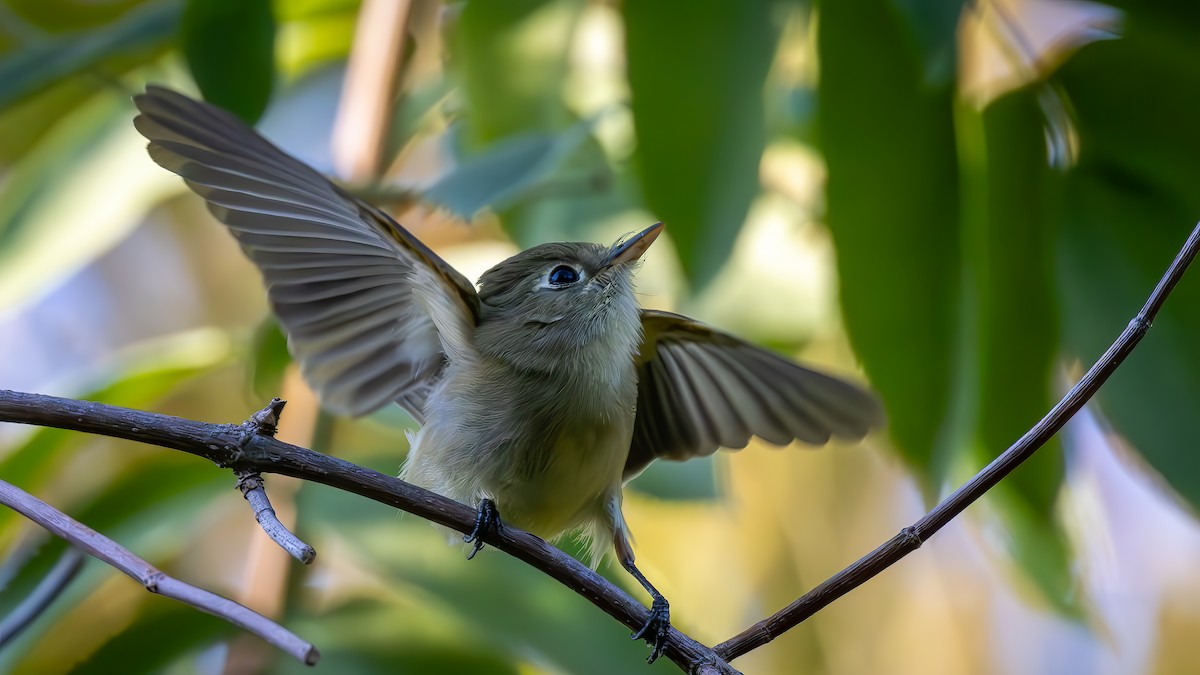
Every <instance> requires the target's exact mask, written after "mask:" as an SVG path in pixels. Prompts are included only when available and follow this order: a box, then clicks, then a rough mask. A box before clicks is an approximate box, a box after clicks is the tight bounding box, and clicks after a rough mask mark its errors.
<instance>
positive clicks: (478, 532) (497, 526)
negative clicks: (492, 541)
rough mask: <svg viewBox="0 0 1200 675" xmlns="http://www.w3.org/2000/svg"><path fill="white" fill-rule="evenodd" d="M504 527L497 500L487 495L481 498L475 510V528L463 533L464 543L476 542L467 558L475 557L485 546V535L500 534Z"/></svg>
mask: <svg viewBox="0 0 1200 675" xmlns="http://www.w3.org/2000/svg"><path fill="white" fill-rule="evenodd" d="M503 529H504V524H503V523H501V522H500V511H499V509H497V508H496V502H493V501H492V500H490V499H488V498H487V497H484V498H483V499H481V500H479V509H478V510H477V511H476V512H475V529H473V530H471V534H464V535H463V542H464V543H467V544H474V545H473V546H472V547H471V552H470V553H468V554H467V560H470V559H471V558H474V557H475V554H476V553H479V551H480V550H481V549H482V548H483V537H484V535H489V534H493V535H494V534H500V530H503Z"/></svg>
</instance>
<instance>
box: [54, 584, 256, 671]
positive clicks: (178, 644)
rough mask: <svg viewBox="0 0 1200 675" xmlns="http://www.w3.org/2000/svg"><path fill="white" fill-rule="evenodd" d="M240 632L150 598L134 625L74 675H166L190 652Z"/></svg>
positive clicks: (193, 611)
mask: <svg viewBox="0 0 1200 675" xmlns="http://www.w3.org/2000/svg"><path fill="white" fill-rule="evenodd" d="M239 632H240V631H239V630H238V629H237V628H235V627H234V626H232V625H230V624H229V623H227V622H225V621H224V620H222V619H218V618H217V617H215V616H212V615H210V614H205V613H204V612H201V611H198V610H196V609H193V608H191V607H187V606H185V605H183V604H181V603H179V602H177V601H175V600H168V599H165V598H159V597H149V596H148V597H147V598H146V599H145V601H144V608H143V609H142V611H141V612H139V614H138V618H137V621H135V622H134V623H133V625H131V626H128V627H126V628H124V629H123V630H121V632H120V633H118V634H117V635H116V636H115V637H114V638H113V639H111V640H109V641H108V642H107V643H105V644H104V646H103V647H101V648H100V649H98V650H96V652H95V653H93V654H90V655H89V656H88V657H87V658H86V659H84V660H83V661H82V662H81V663H78V664H76V665H75V666H74V667H73V668H72V669H71V672H72V673H74V674H75V675H83V674H86V673H96V674H97V675H104V674H106V673H121V672H142V673H149V672H163V671H164V670H165V669H166V668H167V667H168V666H171V665H173V664H178V663H179V661H180V660H181V659H182V658H183V657H186V656H187V655H188V654H189V653H194V652H196V651H198V650H199V649H201V648H203V647H207V646H209V645H213V644H216V643H217V642H218V641H221V640H226V639H229V638H232V637H233V636H235V635H238V634H239Z"/></svg>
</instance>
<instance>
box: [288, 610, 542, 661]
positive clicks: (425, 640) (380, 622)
mask: <svg viewBox="0 0 1200 675" xmlns="http://www.w3.org/2000/svg"><path fill="white" fill-rule="evenodd" d="M429 618H430V617H429V616H428V614H427V613H426V612H424V611H422V610H421V609H419V608H409V607H403V606H400V605H395V604H391V605H389V604H386V603H379V602H374V601H367V600H357V601H352V602H347V603H344V604H342V605H340V606H338V607H335V608H334V609H333V610H332V611H330V612H328V613H325V614H322V615H321V616H320V617H316V618H313V619H308V620H303V621H290V622H289V627H290V628H292V629H293V630H298V631H300V632H301V634H303V635H305V636H306V637H310V639H312V640H314V641H316V644H319V645H321V662H320V666H319V667H320V668H322V669H326V670H328V671H329V672H333V673H472V674H474V673H478V674H480V675H510V674H511V675H516V674H517V673H521V672H527V671H526V670H523V669H521V668H520V667H519V666H518V665H517V663H514V662H515V661H517V659H514V658H513V657H512V656H511V655H509V654H506V653H504V651H502V650H499V649H496V648H494V647H493V646H491V645H489V644H487V641H486V640H477V639H476V638H475V636H473V635H464V634H462V633H453V632H449V631H446V630H438V629H437V628H433V629H429V627H427V626H421V625H418V624H419V623H421V622H428V621H429ZM296 624H299V625H296ZM272 672H279V673H297V674H299V673H311V672H312V669H311V668H308V667H307V666H304V665H303V664H301V663H298V662H297V661H295V660H292V659H286V658H279V659H278V660H277V662H276V667H275V668H273V669H272Z"/></svg>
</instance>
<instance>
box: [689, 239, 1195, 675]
mask: <svg viewBox="0 0 1200 675" xmlns="http://www.w3.org/2000/svg"><path fill="white" fill-rule="evenodd" d="M1197 250H1200V223H1198V224H1197V225H1196V227H1195V228H1194V229H1193V230H1192V234H1191V235H1190V236H1189V237H1188V239H1187V242H1185V243H1184V245H1183V248H1182V249H1181V250H1180V251H1179V254H1178V255H1176V256H1175V260H1173V261H1172V262H1171V266H1170V267H1168V268H1167V271H1166V273H1165V274H1163V277H1162V279H1160V280H1159V282H1158V285H1157V286H1155V287H1154V291H1153V292H1152V293H1151V294H1150V297H1149V298H1148V299H1147V300H1146V304H1145V305H1143V306H1142V311H1140V312H1138V314H1137V316H1135V317H1134V318H1133V320H1132V321H1130V322H1129V325H1128V326H1126V327H1125V330H1124V331H1122V332H1121V335H1120V336H1119V337H1118V338H1117V339H1116V341H1115V342H1113V343H1112V345H1111V346H1110V347H1109V348H1108V350H1107V351H1105V352H1104V355H1103V356H1101V357H1100V359H1099V360H1098V361H1096V363H1095V364H1093V365H1092V367H1091V368H1090V369H1088V371H1087V373H1085V374H1084V376H1083V378H1082V379H1081V380H1079V382H1078V383H1076V385H1075V386H1074V387H1072V388H1071V390H1070V391H1068V392H1067V394H1066V396H1064V397H1063V398H1062V400H1061V401H1059V402H1058V404H1057V405H1055V406H1054V407H1053V408H1052V409H1051V410H1050V412H1048V413H1046V416H1045V417H1043V418H1042V419H1041V420H1040V421H1039V422H1038V423H1037V424H1035V425H1034V426H1033V428H1032V429H1030V430H1029V431H1027V432H1025V435H1023V436H1021V438H1020V439H1019V440H1017V442H1016V443H1013V444H1012V446H1010V447H1009V448H1008V450H1005V451H1004V453H1003V454H1001V455H1000V456H999V457H997V458H996V459H995V460H993V461H992V463H991V464H988V465H987V466H986V467H984V469H983V470H982V471H980V472H979V473H978V474H976V475H975V477H974V478H972V479H971V480H969V481H967V483H966V484H965V485H963V486H962V487H960V488H958V489H957V490H955V491H954V493H953V494H951V495H950V496H949V497H947V498H946V499H945V500H943V501H942V503H940V504H938V505H937V507H936V508H934V509H933V510H932V511H930V512H929V513H928V514H926V515H925V517H924V518H921V519H920V520H918V521H917V522H916V523H914V524H913V525H912V526H910V527H906V528H904V529H903V530H901V531H900V533H899V534H897V535H896V536H894V537H892V538H891V539H889V540H888V541H887V542H885V543H884V544H883V545H881V546H880V547H879V548H876V549H875V550H874V551H872V552H870V553H868V554H867V555H866V556H864V557H862V558H860V559H859V560H858V561H857V562H855V563H854V564H852V565H850V566H849V567H847V568H846V569H844V570H842V571H841V572H838V573H837V574H835V575H833V576H832V577H830V578H829V579H828V580H826V581H825V582H824V583H822V584H821V585H819V586H817V587H816V588H814V589H813V590H811V591H809V592H808V593H806V594H804V595H803V596H801V597H800V598H799V599H797V600H796V601H795V602H793V603H792V604H790V605H788V606H787V607H785V608H783V609H782V610H780V611H779V612H777V613H775V614H773V615H772V616H770V617H768V618H766V619H764V620H762V621H760V622H758V623H756V624H754V625H753V626H751V627H750V628H747V629H746V630H744V631H742V632H741V633H739V634H737V635H735V636H734V637H732V638H730V639H728V640H726V641H725V642H722V643H721V644H719V645H717V646H716V647H714V648H713V651H714V652H716V653H717V655H718V656H720V657H721V658H722V659H724V660H726V661H732V660H733V659H735V658H737V657H739V656H741V655H742V654H745V653H747V652H749V651H751V650H753V649H757V648H758V647H761V646H763V645H765V644H767V643H768V642H770V641H771V640H774V639H775V638H776V637H778V636H779V635H782V634H783V633H785V632H786V631H788V630H790V629H791V628H792V627H793V626H795V625H796V624H798V623H800V622H801V621H804V620H805V619H807V618H808V617H810V616H812V615H813V614H815V613H816V612H817V611H818V610H820V609H822V608H823V607H825V606H826V605H828V604H829V603H831V602H833V601H834V600H837V599H838V598H840V597H842V596H843V595H845V594H846V593H849V592H850V591H852V590H854V589H855V588H857V587H859V586H861V585H862V584H863V583H864V582H866V581H867V580H868V579H871V578H872V577H874V576H875V575H877V574H879V573H880V572H882V571H883V570H885V569H887V568H888V567H891V566H892V565H893V564H895V563H896V562H898V561H899V560H900V559H901V558H903V557H904V556H906V555H908V554H909V553H911V552H913V551H915V550H917V549H918V548H920V546H921V544H922V543H924V542H926V541H928V540H929V538H930V537H931V536H933V535H934V533H936V532H937V531H938V530H940V529H942V528H943V527H944V526H945V525H946V524H947V523H949V522H950V521H951V520H952V519H954V517H955V516H957V515H958V514H959V513H962V511H963V509H965V508H967V507H968V506H970V505H971V504H972V503H974V502H975V501H976V500H977V499H979V498H980V497H982V496H983V495H984V493H986V492H987V491H988V490H990V489H992V487H994V486H995V485H996V484H997V483H999V482H1000V481H1001V480H1002V479H1003V478H1004V477H1005V476H1007V475H1008V474H1010V473H1012V471H1013V469H1015V468H1017V467H1018V466H1020V464H1021V462H1024V461H1025V460H1027V459H1029V458H1030V457H1031V456H1033V453H1034V452H1036V451H1037V450H1038V448H1041V447H1042V446H1043V445H1045V443H1046V441H1048V440H1050V438H1051V437H1052V436H1054V434H1055V433H1057V432H1058V430H1059V429H1061V428H1062V427H1063V425H1064V424H1066V423H1067V420H1069V419H1071V417H1072V416H1074V415H1075V413H1077V412H1079V409H1080V408H1082V407H1083V406H1084V404H1085V403H1087V402H1088V400H1089V399H1091V398H1092V396H1094V395H1095V393H1096V392H1097V391H1099V389H1100V387H1101V386H1102V385H1103V384H1104V382H1105V381H1106V380H1108V378H1109V376H1110V375H1112V374H1113V372H1114V371H1116V369H1117V368H1118V367H1119V366H1120V365H1121V363H1122V362H1123V361H1124V360H1125V357H1127V356H1129V354H1130V353H1131V352H1133V350H1134V348H1135V347H1137V344H1138V342H1140V341H1141V339H1142V337H1143V336H1145V335H1146V331H1148V330H1149V329H1150V324H1151V323H1153V321H1154V317H1155V316H1156V315H1157V314H1158V310H1159V309H1161V308H1162V305H1163V302H1165V301H1166V299H1167V296H1168V295H1170V294H1171V291H1172V289H1174V288H1175V284H1177V283H1178V282H1179V280H1180V278H1182V277H1183V273H1184V272H1185V271H1186V270H1187V267H1188V265H1189V264H1191V262H1192V260H1193V259H1194V258H1195V257H1196V252H1197Z"/></svg>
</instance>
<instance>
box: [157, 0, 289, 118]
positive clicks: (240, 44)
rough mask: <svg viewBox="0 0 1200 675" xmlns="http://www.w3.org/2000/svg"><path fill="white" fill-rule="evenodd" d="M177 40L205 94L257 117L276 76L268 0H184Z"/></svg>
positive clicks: (212, 100) (272, 21)
mask: <svg viewBox="0 0 1200 675" xmlns="http://www.w3.org/2000/svg"><path fill="white" fill-rule="evenodd" d="M180 42H181V48H182V50H183V54H184V56H186V57H187V62H188V68H190V69H191V71H192V77H193V78H195V80H196V84H197V85H199V87H200V91H201V92H202V93H203V94H204V99H205V100H206V101H208V102H209V103H213V104H215V105H218V106H220V107H222V108H225V109H226V110H229V111H231V112H233V113H234V114H236V115H237V116H238V117H241V118H242V119H243V120H245V122H246V123H247V124H254V123H255V122H256V121H258V118H259V117H260V116H261V115H262V113H263V111H264V110H266V109H267V103H268V102H269V101H270V100H271V86H272V84H274V79H275V15H274V13H273V12H272V9H271V0H187V5H186V7H185V9H184V12H183V21H182V23H181V25H180Z"/></svg>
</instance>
